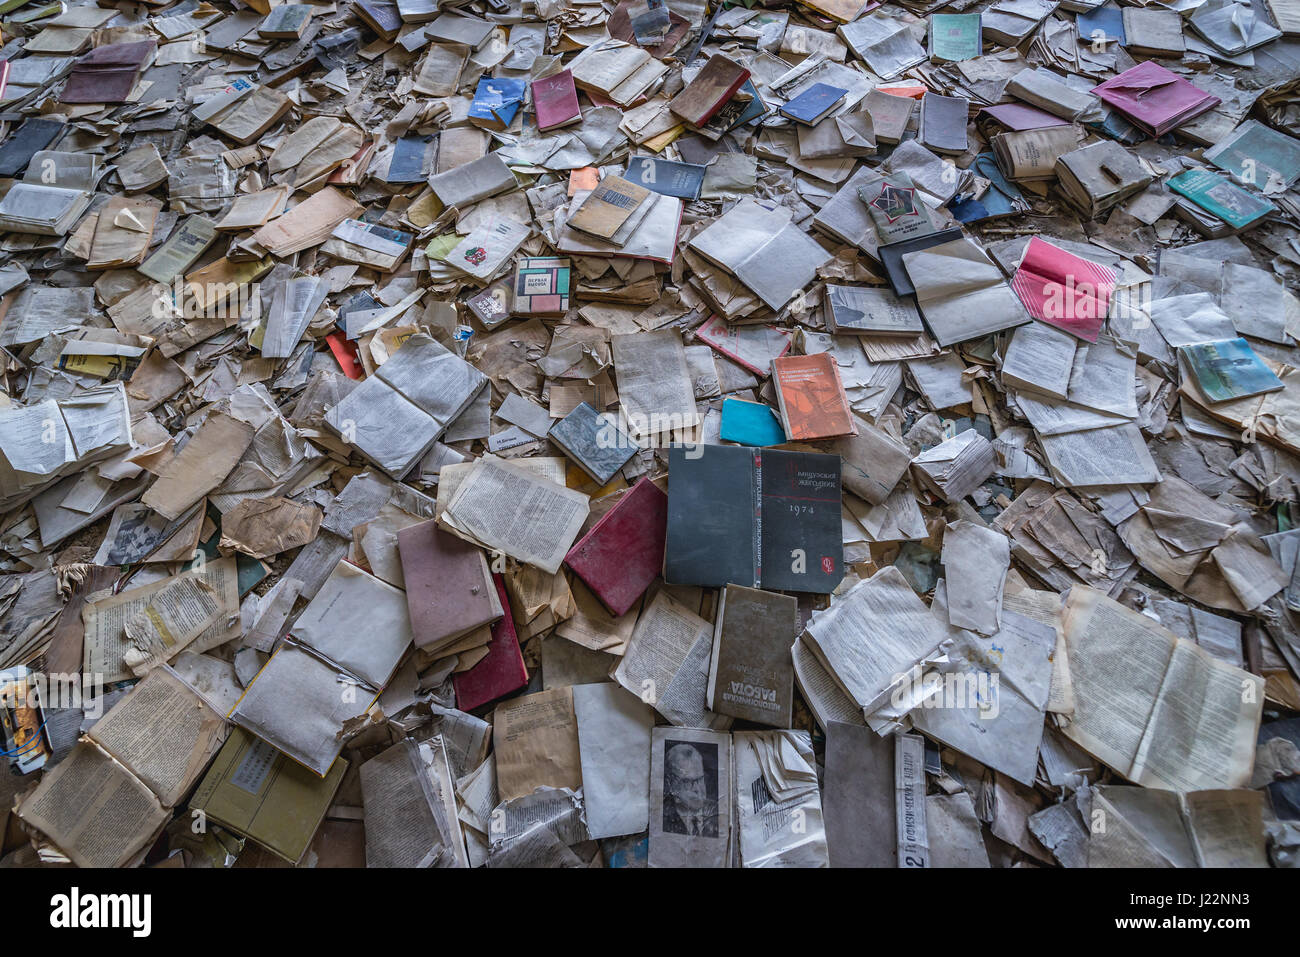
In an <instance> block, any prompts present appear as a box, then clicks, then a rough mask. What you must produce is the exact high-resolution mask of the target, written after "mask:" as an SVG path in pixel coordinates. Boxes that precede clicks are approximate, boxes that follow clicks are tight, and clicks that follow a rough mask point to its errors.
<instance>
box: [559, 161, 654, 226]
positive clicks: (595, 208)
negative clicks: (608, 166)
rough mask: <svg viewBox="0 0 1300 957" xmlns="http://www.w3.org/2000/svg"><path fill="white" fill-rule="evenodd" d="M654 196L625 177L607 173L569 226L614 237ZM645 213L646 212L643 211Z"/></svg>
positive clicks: (580, 207)
mask: <svg viewBox="0 0 1300 957" xmlns="http://www.w3.org/2000/svg"><path fill="white" fill-rule="evenodd" d="M649 198H650V190H648V189H646V188H645V187H642V186H638V185H636V184H635V183H629V182H628V181H627V180H625V179H624V178H623V177H621V176H606V177H605V178H604V179H602V180H601V181H600V185H599V186H597V187H596V188H595V189H593V190H592V191H591V194H590V195H589V196H588V197H587V198H586V199H585V200H583V202H582V205H581V206H579V207H578V209H577V211H576V212H575V213H574V214H573V215H572V216H570V217H569V219H568V221H567V225H568V226H570V227H572V228H573V229H580V230H582V231H583V232H584V233H590V234H591V235H592V236H598V237H600V238H601V239H609V240H613V239H614V237H615V236H616V235H618V233H619V231H620V230H622V229H623V227H624V225H625V224H627V223H628V222H629V221H632V220H633V217H634V216H635V215H636V213H637V211H638V210H640V209H641V207H642V206H644V205H645V202H646V200H647V199H649ZM643 215H644V213H643Z"/></svg>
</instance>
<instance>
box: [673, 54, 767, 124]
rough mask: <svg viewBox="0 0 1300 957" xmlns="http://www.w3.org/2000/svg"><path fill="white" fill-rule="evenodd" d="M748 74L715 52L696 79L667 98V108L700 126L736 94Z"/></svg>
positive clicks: (732, 61)
mask: <svg viewBox="0 0 1300 957" xmlns="http://www.w3.org/2000/svg"><path fill="white" fill-rule="evenodd" d="M749 75H750V74H749V71H748V70H746V69H745V68H744V67H743V66H741V65H740V64H739V63H737V62H736V61H735V60H732V59H730V58H729V57H725V56H723V55H722V54H721V53H715V54H714V55H713V56H711V57H709V59H708V62H706V63H705V64H704V66H703V68H702V69H701V70H700V72H699V73H697V74H696V75H695V79H693V80H691V82H690V83H688V84H686V86H685V88H683V90H682V91H681V92H680V93H678V94H677V95H676V96H675V97H673V98H672V99H671V100H669V101H668V109H670V110H672V111H673V112H674V113H676V114H677V115H678V116H680V117H681V118H682V119H683V120H685V121H686V122H687V123H689V124H691V125H692V126H703V125H704V124H705V123H707V122H708V121H709V118H710V117H711V116H713V114H714V113H717V112H718V110H720V109H722V107H723V105H724V104H725V103H726V102H727V101H728V100H730V99H731V98H732V97H733V96H735V95H736V91H737V90H739V89H740V88H741V86H742V85H744V82H745V81H746V80H748V79H749Z"/></svg>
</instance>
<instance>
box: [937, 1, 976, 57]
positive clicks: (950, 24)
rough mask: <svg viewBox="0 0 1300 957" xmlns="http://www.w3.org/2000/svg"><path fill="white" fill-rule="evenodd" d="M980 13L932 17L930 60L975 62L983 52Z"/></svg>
mask: <svg viewBox="0 0 1300 957" xmlns="http://www.w3.org/2000/svg"><path fill="white" fill-rule="evenodd" d="M982 48H983V41H982V39H981V32H980V15H979V14H978V13H936V14H934V15H933V16H931V17H930V58H931V59H933V60H947V61H950V62H952V61H956V60H973V59H974V58H975V57H977V56H979V55H980V53H981V52H982Z"/></svg>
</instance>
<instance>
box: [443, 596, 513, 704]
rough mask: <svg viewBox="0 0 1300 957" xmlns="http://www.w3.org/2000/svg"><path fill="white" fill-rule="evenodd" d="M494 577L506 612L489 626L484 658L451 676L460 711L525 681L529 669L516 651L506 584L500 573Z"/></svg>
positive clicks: (503, 692)
mask: <svg viewBox="0 0 1300 957" xmlns="http://www.w3.org/2000/svg"><path fill="white" fill-rule="evenodd" d="M493 579H494V580H495V582H496V586H497V597H498V599H500V601H501V607H502V609H503V610H504V611H505V614H504V615H502V616H501V620H500V621H498V622H497V623H496V624H495V625H493V626H492V640H491V641H489V642H488V646H487V648H488V651H487V657H486V658H484V659H483V660H482V661H480V662H479V663H478V664H476V665H475V666H474V667H473V668H471V669H469V671H466V672H462V673H461V674H458V675H452V676H451V681H452V685H453V686H454V687H455V688H456V707H457V708H459V709H460V710H461V711H473V710H474V709H475V708H479V707H482V706H483V705H485V704H487V703H488V702H489V701H495V700H496V699H497V698H500V697H501V696H502V695H508V694H510V692H512V691H518V690H519V689H520V688H522V687H523V686H524V685H526V684H528V669H527V668H526V667H524V653H523V652H522V651H520V650H519V637H518V636H517V635H516V634H515V622H514V619H513V618H511V617H510V599H509V598H508V597H507V596H506V586H505V583H504V581H503V580H502V578H501V576H500V575H494V576H493Z"/></svg>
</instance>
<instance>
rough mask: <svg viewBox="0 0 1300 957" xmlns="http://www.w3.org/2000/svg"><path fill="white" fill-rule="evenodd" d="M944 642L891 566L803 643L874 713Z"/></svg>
mask: <svg viewBox="0 0 1300 957" xmlns="http://www.w3.org/2000/svg"><path fill="white" fill-rule="evenodd" d="M943 637H944V636H943V633H942V632H941V630H940V627H939V624H938V622H937V621H935V619H934V617H933V616H932V615H931V614H930V609H928V608H927V607H926V606H925V605H924V604H923V603H922V602H921V600H920V599H919V598H917V597H916V592H914V591H912V586H911V585H909V584H908V583H907V580H906V579H905V578H903V575H902V573H901V572H900V571H899V570H898V569H897V568H894V567H893V566H892V565H891V566H888V567H886V568H884V569H882V570H881V571H879V572H877V573H876V574H875V575H873V576H872V577H871V578H869V579H867V580H866V581H863V582H859V583H858V584H856V585H854V586H853V588H852V589H850V590H849V592H848V593H847V594H845V595H843V596H842V597H841V598H839V599H837V600H835V601H833V602H832V603H831V607H830V608H829V609H827V610H826V611H823V612H819V613H817V614H816V615H814V616H813V618H812V620H811V621H809V622H808V626H807V628H806V630H805V631H804V635H803V639H802V640H803V641H804V642H805V643H806V644H807V645H808V646H809V647H810V648H811V649H812V650H813V652H814V653H816V655H817V657H818V659H820V661H821V663H822V664H823V665H824V666H825V667H826V670H827V671H829V672H830V673H831V674H832V675H833V676H834V677H835V680H836V681H837V682H838V683H839V685H840V686H841V687H842V688H843V689H844V691H845V692H847V693H848V695H849V697H851V698H852V699H853V700H854V702H856V703H857V705H858V707H860V708H862V709H863V711H864V712H866V713H867V714H870V713H871V712H873V711H875V710H876V709H877V708H878V707H879V706H880V705H881V704H883V703H884V702H885V700H886V699H887V698H888V696H889V694H890V693H891V689H892V688H893V686H894V684H895V682H897V681H898V680H899V679H900V678H902V677H903V676H904V675H906V674H907V673H908V672H910V671H911V669H912V667H913V666H914V665H915V664H916V663H917V662H918V661H920V660H921V659H922V658H924V657H925V656H927V655H929V654H930V653H931V652H932V651H934V649H935V648H937V647H938V646H939V643H940V642H941V641H942V640H943Z"/></svg>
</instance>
